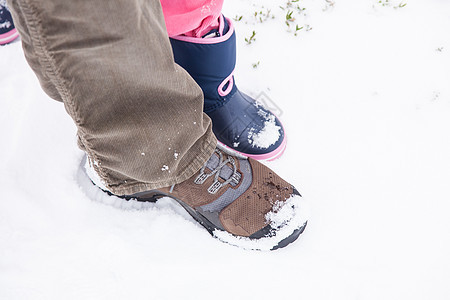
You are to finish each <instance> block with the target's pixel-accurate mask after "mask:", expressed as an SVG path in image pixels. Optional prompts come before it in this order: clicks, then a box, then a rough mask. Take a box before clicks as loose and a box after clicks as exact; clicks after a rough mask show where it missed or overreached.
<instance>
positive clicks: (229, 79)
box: [217, 70, 234, 97]
mask: <svg viewBox="0 0 450 300" xmlns="http://www.w3.org/2000/svg"><path fill="white" fill-rule="evenodd" d="M233 75H234V70H233V71H232V72H231V74H230V75H228V77H227V78H225V80H224V81H222V83H221V84H220V85H219V87H218V88H217V92H218V93H219V95H220V96H222V97H225V96H226V95H228V94H229V93H230V92H231V90H232V89H233V85H234V79H233ZM227 82H228V87H227V89H226V90H225V91H224V90H223V87H224V86H225V85H226V84H227Z"/></svg>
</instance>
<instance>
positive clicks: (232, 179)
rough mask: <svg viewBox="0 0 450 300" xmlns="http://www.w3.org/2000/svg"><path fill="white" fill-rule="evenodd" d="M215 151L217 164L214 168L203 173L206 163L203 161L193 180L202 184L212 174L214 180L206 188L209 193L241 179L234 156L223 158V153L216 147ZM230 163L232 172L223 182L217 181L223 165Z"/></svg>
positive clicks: (213, 192)
mask: <svg viewBox="0 0 450 300" xmlns="http://www.w3.org/2000/svg"><path fill="white" fill-rule="evenodd" d="M215 153H216V154H217V155H218V156H219V164H218V165H217V167H216V168H215V169H214V170H211V172H210V173H205V170H206V167H207V166H206V165H207V163H205V164H204V165H203V167H202V168H201V169H200V174H199V175H198V176H197V178H196V179H195V180H194V183H195V184H203V183H204V182H205V181H206V180H207V179H208V178H209V177H211V176H213V175H214V182H213V184H212V185H211V186H210V187H209V188H208V193H210V194H216V193H217V192H218V191H219V190H220V189H221V188H222V187H224V186H226V185H228V184H231V183H233V184H234V185H237V184H239V181H240V180H241V177H242V175H241V173H239V172H238V170H237V167H236V161H235V159H234V157H231V156H228V155H227V158H226V159H224V155H223V153H222V152H221V151H220V150H218V149H217V148H216V150H215ZM228 163H229V164H230V165H231V166H232V167H233V168H232V170H233V174H232V175H231V176H230V177H229V178H228V179H226V180H225V181H224V182H220V181H219V176H220V171H221V170H222V168H223V167H225V166H226V165H227V164H228Z"/></svg>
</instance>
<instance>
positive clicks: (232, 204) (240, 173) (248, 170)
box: [81, 148, 307, 250]
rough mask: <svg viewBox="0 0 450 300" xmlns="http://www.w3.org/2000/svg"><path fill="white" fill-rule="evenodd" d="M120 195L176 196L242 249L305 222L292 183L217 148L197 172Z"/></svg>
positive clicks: (290, 234)
mask: <svg viewBox="0 0 450 300" xmlns="http://www.w3.org/2000/svg"><path fill="white" fill-rule="evenodd" d="M81 169H83V170H85V171H86V172H85V174H89V175H88V176H89V177H90V178H91V180H92V182H94V183H95V184H97V186H99V187H100V188H101V189H102V190H103V191H104V192H107V193H108V194H110V195H112V194H111V193H110V192H108V191H107V189H106V188H105V186H104V185H102V184H101V182H100V183H99V182H98V178H97V179H96V178H93V177H95V175H96V174H95V171H93V169H92V168H90V166H89V164H88V163H87V164H86V167H84V165H83V167H82V168H81ZM118 197H120V198H124V199H126V200H130V199H135V200H137V201H145V202H155V201H157V200H158V199H160V198H163V197H170V198H172V199H175V200H176V201H177V202H178V203H179V204H180V205H181V206H182V207H183V208H184V209H185V210H186V211H187V212H188V213H189V214H190V215H191V216H192V217H193V218H194V219H195V220H196V221H198V222H199V223H200V224H201V225H203V226H204V227H205V228H206V230H208V231H209V232H210V233H211V234H212V235H213V236H214V237H217V238H218V239H220V240H222V241H223V242H226V243H230V244H233V245H236V246H238V247H241V248H245V249H258V250H275V249H278V248H282V247H285V246H286V245H288V244H289V243H292V242H293V241H295V240H296V239H297V238H298V236H299V235H300V234H301V233H302V232H303V230H304V229H305V226H306V223H307V217H306V213H307V212H306V209H305V207H304V202H303V201H302V198H301V196H300V194H299V193H298V191H297V190H296V189H295V188H294V187H293V186H292V185H290V184H289V183H287V182H286V181H284V180H283V179H281V178H280V177H279V176H278V175H277V174H275V173H274V172H273V171H272V170H270V169H269V168H267V167H266V166H264V165H262V164H261V163H259V162H257V161H256V160H253V159H251V158H249V159H247V158H244V157H237V156H234V155H231V154H228V153H226V152H224V151H223V150H221V149H218V148H216V150H215V152H214V153H213V155H212V156H211V158H210V159H209V160H208V161H207V162H206V163H205V165H204V166H203V168H202V169H201V170H200V171H199V173H198V174H196V175H194V176H193V177H191V178H189V179H188V180H186V181H184V182H182V183H180V184H176V185H174V186H171V187H166V188H161V189H158V190H152V191H146V192H142V193H137V194H134V195H126V196H118Z"/></svg>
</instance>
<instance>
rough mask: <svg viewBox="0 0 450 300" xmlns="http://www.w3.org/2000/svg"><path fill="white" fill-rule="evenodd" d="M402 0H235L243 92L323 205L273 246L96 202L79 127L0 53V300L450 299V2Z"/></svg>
mask: <svg viewBox="0 0 450 300" xmlns="http://www.w3.org/2000/svg"><path fill="white" fill-rule="evenodd" d="M333 3H334V4H333ZM405 3H406V4H407V5H406V6H403V4H405ZM403 4H402V3H401V2H400V1H394V0H390V1H389V2H386V0H383V1H381V3H380V2H379V1H375V0H374V1H370V0H364V1H361V0H360V1H356V0H353V1H351V0H334V1H331V0H329V1H322V0H316V1H313V0H300V1H299V2H294V1H293V3H292V6H288V5H287V1H281V0H280V1H274V0H258V1H256V0H251V1H250V0H245V1H244V0H227V1H226V3H225V8H224V11H225V13H226V14H227V15H228V16H229V17H233V18H236V19H239V18H240V16H242V18H241V20H240V21H238V22H236V28H237V31H238V43H239V44H238V55H239V58H238V66H237V69H236V79H237V84H238V86H239V87H240V88H241V89H242V90H244V91H246V92H248V93H249V94H252V95H253V96H257V95H259V94H260V93H261V92H264V93H265V96H264V97H265V98H270V99H271V100H272V101H273V102H274V103H276V105H277V106H278V108H279V109H278V114H280V115H281V119H282V120H283V121H284V125H285V127H286V130H287V132H288V138H289V141H288V148H287V150H286V153H285V154H284V156H282V158H281V159H279V160H277V161H275V162H272V163H270V166H271V167H272V168H273V169H275V171H277V173H279V174H280V175H282V176H284V177H285V178H286V179H288V180H289V181H291V182H292V183H294V184H295V185H296V186H297V187H298V188H299V190H300V192H301V193H302V194H303V196H304V197H305V198H307V199H308V200H309V202H310V206H311V211H312V213H311V220H310V222H309V225H308V228H307V229H306V231H305V232H304V234H303V235H302V236H301V237H300V238H299V240H298V241H297V242H296V243H294V244H292V245H290V246H289V247H287V248H285V249H282V250H278V251H274V252H254V251H244V250H240V249H238V248H235V247H232V246H229V245H226V244H223V243H221V242H220V241H218V240H215V239H213V238H211V236H210V235H209V234H208V233H207V232H206V231H205V230H204V229H202V228H201V227H200V226H199V225H197V224H196V223H195V222H194V221H192V220H191V219H190V218H189V217H187V216H186V214H185V213H181V214H180V212H182V209H180V208H179V207H177V206H176V205H175V204H173V203H171V202H168V201H162V202H161V203H159V204H156V205H151V206H148V207H146V208H145V209H143V210H132V209H121V208H116V207H114V206H111V205H106V204H103V203H98V202H94V201H91V200H90V199H89V198H88V197H87V196H86V195H85V194H84V193H83V191H82V190H81V188H80V187H79V185H78V183H77V180H76V174H77V168H78V164H79V162H80V160H81V157H82V153H81V152H80V150H78V149H77V147H76V140H75V134H76V130H75V126H74V125H73V124H72V121H71V119H70V118H69V117H68V115H67V114H66V113H65V111H64V108H63V106H62V104H60V103H57V102H55V101H53V100H50V99H49V98H48V97H47V96H46V95H45V94H44V93H43V92H42V91H41V89H40V87H39V84H38V82H37V79H36V78H35V76H34V74H33V73H32V71H31V70H30V68H29V67H28V65H27V64H26V62H25V59H24V57H23V52H22V50H21V45H20V42H17V43H14V44H12V45H8V46H5V47H0V70H1V73H2V76H1V77H0V136H1V147H0V166H1V167H0V299H2V300H3V299H5V300H9V299H333V300H334V299H342V300H350V299H364V300H369V299H383V300H384V299H450V255H449V253H450V217H449V214H450V189H449V187H450V184H449V183H450V134H449V129H450V117H449V116H450V35H449V32H450V14H449V12H450V2H449V1H447V0H405V1H404V2H403ZM297 5H300V8H306V9H305V10H302V9H300V10H298V9H297V8H296V6H297ZM263 6H264V7H263ZM280 6H281V7H283V8H284V9H282V8H280ZM267 9H270V12H269V17H268V18H266V17H265V15H267ZM290 11H293V13H292V15H291V18H294V19H295V20H292V19H290V21H288V23H289V25H290V26H289V27H290V28H294V29H291V31H290V32H288V31H287V30H286V29H287V28H288V26H287V25H286V24H285V21H286V15H289V14H290ZM300 11H301V12H302V13H301V14H299V13H298V12H300ZM255 12H256V13H257V18H256V19H255V17H254V13H255ZM260 12H262V13H260ZM272 15H273V16H274V18H272ZM259 17H261V20H262V23H261V20H260V19H259ZM296 25H298V28H301V27H303V28H302V29H300V30H298V31H297V36H295V35H294V31H295V27H296ZM253 31H255V33H256V34H255V36H254V38H253V39H251V41H250V42H251V44H249V45H248V43H247V42H246V41H245V38H247V40H249V39H250V36H251V35H252V32H253ZM258 62H259V63H258ZM253 64H255V68H254V67H253ZM266 100H267V99H266ZM269 102H270V101H269ZM269 104H270V103H269ZM271 105H272V104H271Z"/></svg>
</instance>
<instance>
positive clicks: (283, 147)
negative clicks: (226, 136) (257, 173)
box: [218, 132, 287, 161]
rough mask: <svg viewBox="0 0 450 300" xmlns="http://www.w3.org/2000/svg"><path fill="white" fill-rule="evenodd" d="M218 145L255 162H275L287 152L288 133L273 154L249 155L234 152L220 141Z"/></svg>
mask: <svg viewBox="0 0 450 300" xmlns="http://www.w3.org/2000/svg"><path fill="white" fill-rule="evenodd" d="M218 143H219V144H220V145H221V146H222V147H225V148H226V149H228V150H229V151H231V152H235V153H237V154H239V155H242V156H245V157H250V158H253V159H254V160H260V161H273V160H276V159H278V158H280V156H281V155H282V154H283V153H284V150H286V145H287V138H286V132H285V135H284V138H283V142H282V143H281V145H280V146H279V147H278V148H277V149H275V150H273V151H272V152H269V153H266V154H247V153H243V152H239V151H237V150H234V149H233V148H230V147H228V146H227V145H225V144H223V143H221V142H220V141H218Z"/></svg>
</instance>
